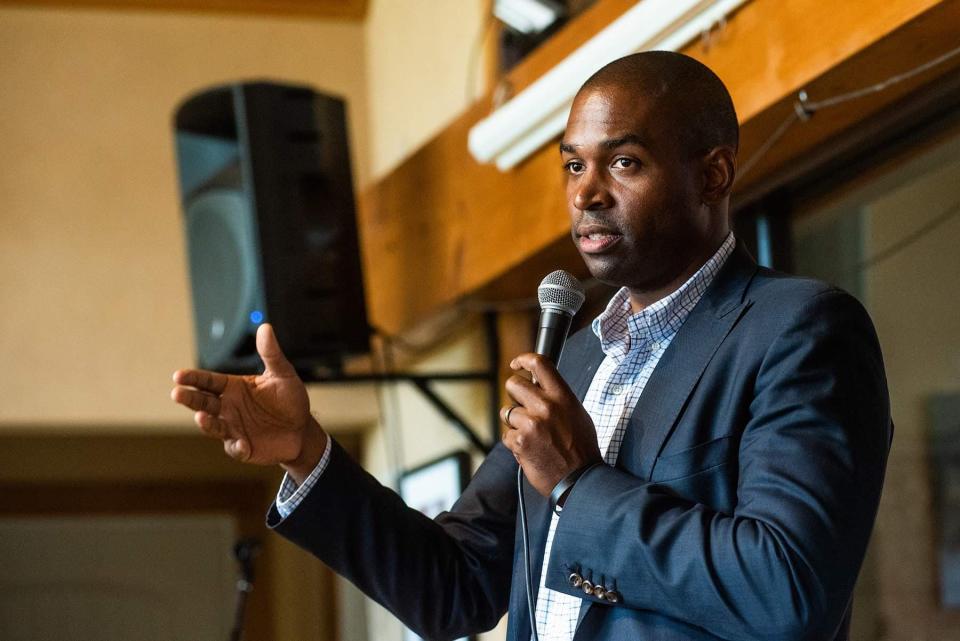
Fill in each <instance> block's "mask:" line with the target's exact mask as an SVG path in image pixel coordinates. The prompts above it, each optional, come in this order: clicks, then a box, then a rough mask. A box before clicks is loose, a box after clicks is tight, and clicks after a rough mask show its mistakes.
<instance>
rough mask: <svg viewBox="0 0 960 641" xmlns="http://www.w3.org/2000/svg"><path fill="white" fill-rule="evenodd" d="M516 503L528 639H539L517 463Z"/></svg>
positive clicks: (519, 473) (521, 474) (521, 480)
mask: <svg viewBox="0 0 960 641" xmlns="http://www.w3.org/2000/svg"><path fill="white" fill-rule="evenodd" d="M517 505H518V509H519V510H520V537H521V538H522V539H523V575H524V577H525V579H526V583H527V611H528V612H529V613H530V639H531V641H540V637H539V636H538V634H537V616H536V612H535V611H534V609H533V577H532V576H531V570H530V540H529V535H528V532H527V506H526V502H525V501H524V498H523V468H522V467H520V465H519V463H518V464H517Z"/></svg>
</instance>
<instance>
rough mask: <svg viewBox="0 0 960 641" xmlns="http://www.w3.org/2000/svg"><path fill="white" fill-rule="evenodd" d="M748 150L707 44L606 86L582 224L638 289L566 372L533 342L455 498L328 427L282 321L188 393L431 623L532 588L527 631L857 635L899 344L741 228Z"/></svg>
mask: <svg viewBox="0 0 960 641" xmlns="http://www.w3.org/2000/svg"><path fill="white" fill-rule="evenodd" d="M736 149H737V121H736V116H735V113H734V111H733V105H732V103H731V101H730V98H729V95H728V94H727V92H726V90H725V88H724V87H723V85H722V83H721V82H720V80H719V79H718V78H717V77H716V76H715V75H714V74H713V73H712V72H710V71H709V70H708V69H706V67H704V66H703V65H701V64H699V63H697V62H695V61H693V60H692V59H690V58H687V57H685V56H681V55H679V54H673V53H665V52H652V53H644V54H637V55H634V56H629V57H627V58H624V59H621V60H618V61H615V62H613V63H611V64H610V65H608V66H607V67H605V68H604V69H602V70H601V71H599V72H598V73H597V74H595V75H594V76H593V77H592V78H591V79H590V80H589V81H588V82H587V83H586V84H585V85H584V87H583V88H582V89H581V91H580V92H579V94H578V95H577V98H576V100H575V101H574V104H573V107H572V110H571V114H570V118H569V121H568V125H567V129H566V132H565V133H564V136H563V140H562V142H561V145H560V150H561V155H562V158H563V165H564V169H565V172H566V190H567V201H568V205H569V209H570V215H571V222H572V225H571V230H572V234H573V238H574V242H575V243H576V244H577V247H578V249H579V250H580V253H581V255H582V256H583V258H584V260H585V262H586V263H587V266H588V267H589V269H590V271H591V273H592V274H593V275H594V276H595V277H597V278H598V279H600V280H602V281H604V282H608V283H612V284H616V285H618V286H620V287H621V290H620V291H619V292H618V293H617V295H616V296H615V297H614V298H613V300H611V302H610V304H609V305H608V307H607V310H606V311H605V312H604V313H603V314H602V315H601V316H600V317H598V318H597V319H596V320H595V321H594V323H593V325H592V327H591V328H588V329H586V330H584V331H581V332H579V333H578V334H577V335H575V336H573V337H572V338H571V340H570V341H569V342H568V345H567V347H566V350H565V353H564V357H563V359H562V362H561V364H560V368H559V371H558V370H557V369H556V368H554V367H553V365H552V364H550V363H549V362H548V361H546V360H544V359H543V358H541V357H539V356H537V355H535V354H524V355H520V356H518V357H517V358H516V359H514V360H513V362H512V363H511V366H512V367H513V368H514V369H515V370H517V371H518V375H516V376H513V377H511V379H510V380H509V381H508V383H507V391H508V393H509V394H510V396H511V398H512V399H514V401H515V402H514V403H513V404H511V405H510V406H508V407H505V408H504V409H503V411H502V418H503V420H504V422H505V423H506V425H507V426H508V427H509V429H507V430H506V432H505V436H504V438H503V442H502V443H501V444H500V445H498V446H497V447H496V448H495V449H494V451H493V452H492V453H491V454H490V456H488V458H487V459H486V461H485V462H484V463H483V465H482V466H481V468H480V469H479V470H478V472H477V474H476V475H475V477H474V479H473V480H472V481H471V484H470V486H469V487H468V488H467V490H466V492H465V493H464V495H463V496H462V497H461V498H460V500H459V501H458V502H457V504H456V505H455V506H454V508H453V509H452V510H451V511H450V512H449V513H445V514H443V515H441V516H439V517H438V518H437V519H436V520H434V521H431V520H428V519H426V518H424V517H422V516H421V515H419V514H418V513H416V512H415V511H413V510H410V509H408V508H406V506H404V505H403V503H402V501H401V500H400V499H399V498H398V497H397V496H396V495H395V494H393V493H392V492H390V491H389V490H387V489H385V488H383V487H382V486H380V484H379V483H377V482H376V480H374V479H373V478H372V477H370V476H369V475H367V474H366V473H365V472H363V471H362V470H361V469H360V468H359V467H358V466H357V465H356V464H355V463H354V462H352V461H351V460H350V459H349V457H347V456H346V454H345V453H344V452H343V450H341V449H340V448H339V447H338V446H337V445H336V443H334V442H332V441H331V439H329V438H327V436H326V435H325V434H324V432H323V430H322V429H321V427H320V426H319V425H318V424H317V423H316V421H315V420H314V419H313V418H312V417H311V416H310V414H309V407H308V403H307V399H306V394H305V392H304V390H303V386H302V384H301V383H300V381H299V379H297V377H296V374H295V373H294V371H293V369H292V367H291V366H290V365H289V363H288V362H287V361H286V360H285V358H284V357H283V354H282V353H281V351H280V348H279V346H278V345H277V343H276V339H275V338H274V336H273V333H272V330H271V329H270V328H269V327H268V326H265V327H263V328H261V330H260V332H259V333H258V336H257V344H258V349H259V351H260V353H261V355H262V357H263V359H264V363H265V365H266V371H265V373H264V374H263V375H262V376H259V377H235V376H225V375H222V374H215V373H210V372H199V371H195V370H181V371H179V372H177V373H176V374H175V376H174V378H175V381H176V382H177V383H178V386H177V387H176V388H175V390H174V392H173V396H174V399H175V400H177V401H178V402H180V403H182V404H184V405H186V406H188V407H190V408H192V409H194V410H196V411H197V414H196V416H195V419H196V421H197V423H198V424H199V425H200V427H201V429H202V430H203V431H204V432H206V433H207V434H209V435H211V436H214V437H216V438H220V439H223V441H224V447H225V449H226V451H227V453H228V454H229V455H231V456H233V457H235V458H238V459H240V460H243V461H248V462H254V463H263V464H280V465H282V466H283V467H284V468H285V469H286V470H287V473H288V478H287V479H286V480H285V482H284V487H283V488H281V492H280V495H279V496H278V502H277V503H276V504H275V505H274V506H272V507H271V510H270V513H269V515H268V522H269V524H270V525H271V527H274V528H275V529H276V530H277V531H278V532H279V533H280V534H282V535H283V536H286V537H288V538H290V539H291V540H293V541H294V542H296V543H297V544H299V545H301V546H303V547H304V548H306V549H308V550H310V551H311V552H313V553H314V554H316V555H317V556H318V557H319V558H321V559H322V560H323V561H324V562H326V563H327V564H328V565H330V566H331V567H332V568H333V569H335V570H336V571H338V572H340V573H341V574H343V575H344V576H346V577H347V578H349V579H350V580H351V581H353V582H354V583H356V584H357V585H358V586H360V587H361V588H362V589H363V590H364V591H366V592H367V593H368V594H369V595H370V596H371V597H373V598H374V599H376V600H377V601H379V602H380V603H382V604H384V605H385V606H386V607H387V608H389V609H390V610H392V611H393V612H394V613H396V614H397V615H398V616H399V617H400V618H401V619H402V620H404V622H405V623H406V624H407V625H408V626H410V627H411V628H412V629H414V630H416V631H418V632H420V633H421V634H422V635H424V636H425V637H427V638H436V639H442V638H455V637H458V636H463V635H465V634H467V633H470V632H474V631H478V630H483V629H488V628H490V627H493V626H494V625H495V624H496V622H497V621H498V620H499V619H500V617H501V616H502V615H503V613H504V612H505V611H507V610H509V612H510V615H511V616H510V627H509V638H510V639H511V640H515V641H527V639H529V638H530V637H531V633H532V628H531V623H530V620H531V618H533V619H534V620H535V625H536V628H537V630H538V632H539V635H538V636H539V638H540V639H541V640H542V641H547V639H565V640H569V639H573V638H574V637H575V638H576V639H578V640H581V639H611V640H613V639H624V640H625V639H650V640H654V641H670V640H681V639H683V640H688V639H737V640H745V639H763V640H770V639H824V640H831V639H846V638H847V636H848V628H849V616H850V601H851V596H852V592H853V586H854V582H855V580H856V575H857V572H858V571H859V567H860V564H861V562H862V559H863V555H864V552H865V549H866V544H867V540H868V538H869V534H870V530H871V528H872V525H873V520H874V516H875V513H876V509H877V505H878V502H879V497H880V490H881V486H882V482H883V475H884V468H885V464H886V456H887V451H888V447H889V440H890V435H891V424H890V418H889V404H888V398H887V391H886V382H885V378H884V372H883V364H882V360H881V356H880V349H879V346H878V344H877V340H876V336H875V334H874V331H873V328H872V325H871V323H870V320H869V318H868V317H867V315H866V313H865V312H864V310H863V308H862V307H861V306H860V305H859V303H858V302H857V301H856V300H854V299H853V298H852V297H850V296H849V295H847V294H845V293H843V292H842V291H840V290H837V289H834V288H831V287H829V286H827V285H824V284H822V283H818V282H816V281H811V280H804V279H798V278H793V277H789V276H786V275H783V274H777V273H774V272H772V271H769V270H766V269H762V268H759V267H757V265H756V263H755V262H754V261H753V259H752V258H750V256H749V255H748V254H747V252H746V251H745V250H744V249H743V248H742V247H740V246H738V245H737V243H736V240H735V239H734V237H733V235H732V234H731V233H730V228H729V223H728V201H729V194H730V190H731V188H732V185H733V181H734V176H735V167H736V162H735V157H736ZM521 370H525V371H526V372H528V373H529V374H532V375H533V377H534V378H535V380H536V381H537V383H536V384H534V383H532V382H531V380H530V378H529V374H528V375H527V376H521V375H519V373H520V372H521ZM518 463H519V465H520V466H521V467H522V469H523V474H524V477H525V480H524V482H523V495H524V497H525V503H526V508H527V509H526V512H527V514H526V516H527V523H528V524H529V551H530V554H529V557H530V559H529V560H530V565H531V568H530V573H529V574H530V576H529V583H530V584H532V591H531V594H530V595H529V596H530V600H531V601H534V605H533V616H532V617H531V612H530V608H529V607H528V595H527V588H526V585H527V582H528V579H527V577H526V575H525V569H524V553H523V541H522V528H521V527H520V526H519V520H518V514H517V512H518V510H517V504H518V500H517V488H516V473H517V468H518Z"/></svg>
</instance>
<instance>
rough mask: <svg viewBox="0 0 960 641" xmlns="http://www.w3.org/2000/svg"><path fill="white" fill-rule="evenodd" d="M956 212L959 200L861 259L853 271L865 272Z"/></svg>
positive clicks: (959, 204) (903, 248)
mask: <svg viewBox="0 0 960 641" xmlns="http://www.w3.org/2000/svg"><path fill="white" fill-rule="evenodd" d="M957 214H960V202H956V203H954V204H953V205H951V206H949V207H947V209H945V210H944V211H943V212H942V213H941V214H940V215H938V216H937V217H935V218H933V219H931V220H930V221H928V222H927V223H926V224H924V225H922V226H920V227H919V228H917V229H916V230H915V231H913V233H910V234H907V235H906V236H904V237H903V238H902V239H900V240H899V241H897V242H895V243H894V244H892V245H890V246H889V247H887V248H886V249H882V250H880V251H878V252H877V253H876V254H874V255H873V256H870V257H869V258H867V259H865V260H863V261H861V262H860V263H858V264H857V266H856V268H855V269H854V270H853V271H854V273H861V272H865V271H866V270H868V269H871V268H872V267H876V266H877V265H879V264H880V263H882V262H884V261H887V260H889V259H891V258H893V257H894V256H896V255H897V254H899V253H900V252H902V251H904V250H905V249H908V248H909V247H910V246H912V245H913V244H915V243H917V242H918V241H920V240H921V239H923V238H924V237H926V236H927V234H929V233H930V232H932V231H934V230H936V229H938V228H939V227H940V226H942V225H943V224H944V223H946V222H947V221H949V220H950V219H952V218H953V217H955V216H956V215H957Z"/></svg>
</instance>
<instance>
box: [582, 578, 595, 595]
mask: <svg viewBox="0 0 960 641" xmlns="http://www.w3.org/2000/svg"><path fill="white" fill-rule="evenodd" d="M580 589H581V590H583V593H584V594H593V584H592V583H590V582H589V581H584V582H583V583H581V584H580Z"/></svg>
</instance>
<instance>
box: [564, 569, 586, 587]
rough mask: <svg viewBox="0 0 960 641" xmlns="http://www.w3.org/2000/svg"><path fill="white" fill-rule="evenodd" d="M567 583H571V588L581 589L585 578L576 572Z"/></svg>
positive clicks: (568, 578)
mask: <svg viewBox="0 0 960 641" xmlns="http://www.w3.org/2000/svg"><path fill="white" fill-rule="evenodd" d="M567 581H568V582H569V583H570V586H571V587H574V588H579V587H580V584H581V583H583V577H582V576H580V575H579V574H577V573H576V572H574V573H573V574H571V575H570V576H568V577H567Z"/></svg>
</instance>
